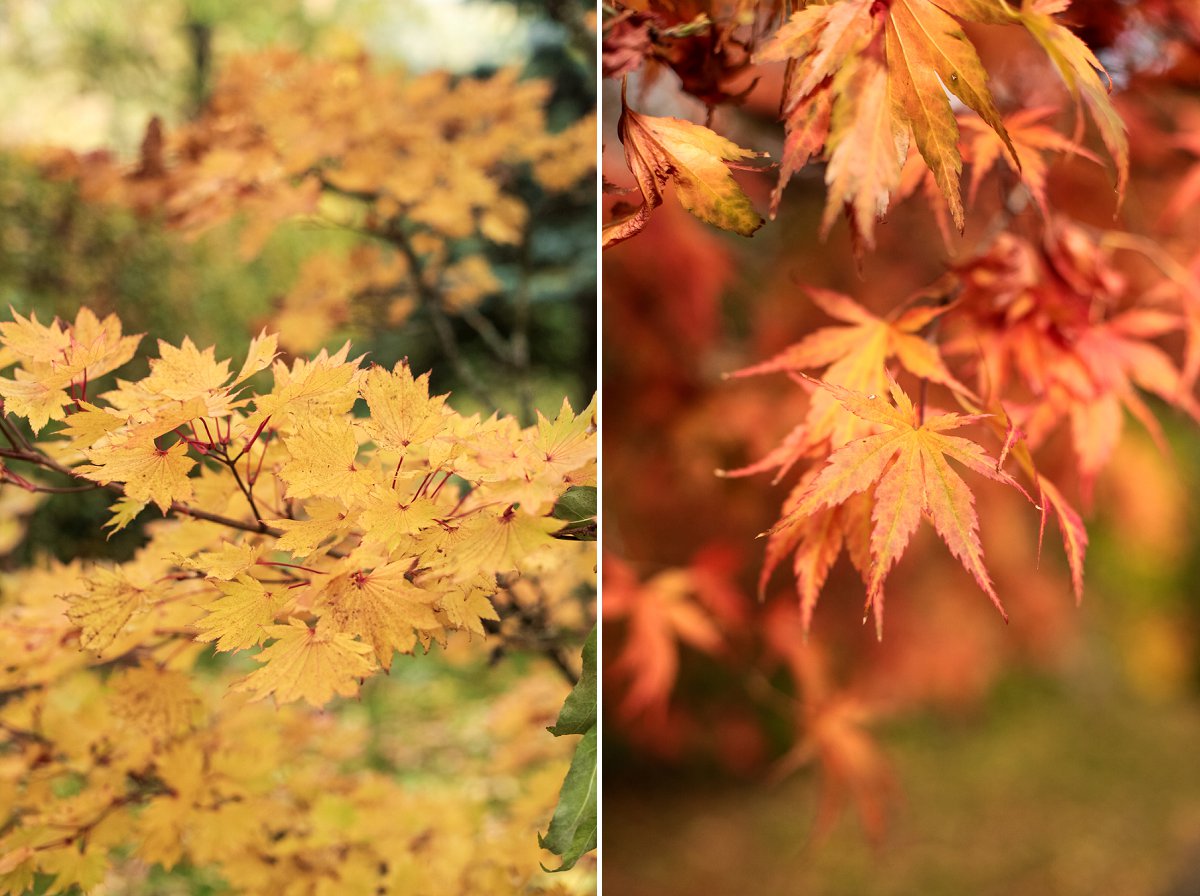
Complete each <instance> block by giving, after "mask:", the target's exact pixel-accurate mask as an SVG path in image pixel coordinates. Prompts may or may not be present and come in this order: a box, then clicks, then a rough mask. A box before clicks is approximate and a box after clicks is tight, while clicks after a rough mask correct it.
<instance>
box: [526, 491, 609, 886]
mask: <svg viewBox="0 0 1200 896" xmlns="http://www.w3.org/2000/svg"><path fill="white" fill-rule="evenodd" d="M592 491H593V492H594V491H595V490H594V489H593V490H592ZM546 730H547V731H549V732H550V733H551V734H553V735H554V736H555V737H559V736H561V735H564V734H582V735H583V739H582V740H581V741H580V742H579V745H578V746H577V747H576V748H575V756H574V757H573V758H572V759H571V768H570V769H569V770H568V771H567V776H566V778H565V779H563V785H562V790H561V791H559V794H558V806H557V807H556V808H555V810H554V817H553V818H552V819H550V830H549V831H547V832H546V835H545V836H544V837H543V836H541V835H540V834H539V835H538V845H539V846H541V847H542V848H543V849H548V850H550V852H552V853H554V854H555V855H557V856H561V857H562V864H561V865H560V866H559V867H558V868H555V869H553V871H567V870H568V869H571V868H574V867H575V863H576V862H578V861H579V858H580V856H582V855H583V854H584V853H586V852H589V851H590V850H593V849H595V848H596V805H597V770H596V752H597V734H596V629H595V628H593V629H592V633H591V634H590V635H588V639H587V643H586V644H584V646H583V671H582V673H581V674H580V676H579V681H578V682H577V683H576V685H575V688H574V690H572V691H571V693H570V694H568V695H567V699H566V701H565V702H564V703H563V708H562V711H561V712H560V713H559V715H558V722H557V724H555V725H554V727H552V728H548V729H546ZM542 868H543V869H544V870H546V871H551V869H550V868H546V866H544V865H543V866H542Z"/></svg>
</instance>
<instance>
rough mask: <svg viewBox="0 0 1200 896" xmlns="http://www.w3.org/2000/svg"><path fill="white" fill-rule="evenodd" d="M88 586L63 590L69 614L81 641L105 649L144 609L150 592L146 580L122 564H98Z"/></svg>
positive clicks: (85, 645) (92, 646)
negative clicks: (132, 574) (137, 578)
mask: <svg viewBox="0 0 1200 896" xmlns="http://www.w3.org/2000/svg"><path fill="white" fill-rule="evenodd" d="M85 585H86V590H84V591H81V592H79V593H73V594H64V595H63V596H62V597H63V599H64V600H65V601H66V602H67V605H68V606H67V618H68V619H70V620H71V622H72V623H74V624H75V625H76V626H78V627H79V629H80V632H79V643H80V644H81V645H82V646H83V647H86V648H87V649H89V650H96V651H103V650H104V649H105V648H106V647H108V646H109V645H110V644H112V642H113V641H115V640H116V638H117V635H119V634H120V633H121V630H122V629H124V628H125V625H126V624H127V623H128V622H129V620H130V619H131V618H132V617H133V615H134V613H136V612H139V611H141V610H143V609H145V607H146V604H147V601H148V600H149V595H148V592H147V589H146V586H145V583H142V582H137V581H133V580H131V579H130V577H129V575H128V573H127V572H126V571H125V570H124V569H122V568H121V567H116V568H113V569H106V568H105V567H97V568H96V570H95V572H94V573H93V574H92V576H91V577H90V578H89V579H87V580H86V582H85Z"/></svg>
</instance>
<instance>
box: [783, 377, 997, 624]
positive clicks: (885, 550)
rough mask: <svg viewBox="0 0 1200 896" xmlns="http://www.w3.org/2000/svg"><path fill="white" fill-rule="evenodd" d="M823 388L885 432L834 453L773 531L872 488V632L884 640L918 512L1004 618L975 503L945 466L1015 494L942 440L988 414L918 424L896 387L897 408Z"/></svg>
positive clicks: (963, 450)
mask: <svg viewBox="0 0 1200 896" xmlns="http://www.w3.org/2000/svg"><path fill="white" fill-rule="evenodd" d="M821 386H822V388H824V389H826V390H828V391H829V392H830V393H831V394H832V395H833V396H834V397H835V398H836V399H837V400H838V402H839V403H840V404H841V405H842V407H844V408H845V409H846V410H847V411H849V412H850V413H852V414H854V415H855V416H857V417H860V418H862V419H863V420H866V421H869V422H871V423H873V424H875V425H877V426H879V427H882V428H883V430H882V431H881V432H877V433H875V434H874V435H870V436H867V437H865V438H862V439H857V440H855V441H853V442H850V443H849V444H847V445H844V446H842V447H841V448H839V449H838V450H837V451H835V452H834V453H833V454H832V455H831V456H830V457H829V460H828V462H827V463H826V465H825V466H824V467H823V468H822V469H821V472H820V473H819V474H818V475H817V477H816V478H815V479H814V480H813V482H812V485H811V486H810V487H809V489H808V491H807V492H806V493H805V494H804V495H803V497H801V498H800V500H799V501H798V502H797V504H796V506H795V507H794V508H793V509H792V512H791V513H790V514H789V515H788V516H786V517H784V518H783V519H782V520H781V521H780V523H779V524H777V526H776V528H777V529H778V528H780V527H783V526H787V525H789V524H792V523H793V522H795V521H796V520H798V519H801V518H803V517H806V516H809V515H811V514H814V513H816V512H818V511H820V510H823V509H825V508H830V507H837V506H839V505H842V504H844V503H845V502H846V501H847V500H848V499H849V498H851V497H852V496H854V495H857V494H859V493H861V492H863V491H866V490H867V489H869V488H871V487H872V486H874V489H875V507H874V509H873V511H872V513H871V569H870V575H869V576H868V582H867V602H868V604H869V605H873V606H874V609H875V627H876V632H877V634H879V636H880V637H882V632H883V583H884V580H885V579H886V578H887V576H888V573H889V572H891V569H892V567H893V566H894V565H895V564H896V562H897V561H898V560H899V559H900V557H901V555H902V554H903V553H904V550H905V548H907V546H908V542H909V540H910V539H911V538H912V534H913V532H915V531H916V528H917V524H918V523H919V522H920V519H921V515H922V514H924V515H926V516H928V517H929V519H930V521H931V522H932V523H933V526H934V528H935V529H936V530H937V533H938V535H939V536H940V537H941V539H942V540H943V541H944V542H945V543H946V545H947V547H949V548H950V552H951V553H952V554H953V555H954V556H955V557H957V558H958V560H959V562H960V563H962V565H963V567H964V568H965V569H966V570H967V572H969V573H970V574H971V575H972V577H974V579H975V581H976V582H978V583H979V587H980V588H982V589H983V591H984V592H985V593H986V594H987V596H988V597H989V598H990V599H991V601H992V603H993V604H995V606H996V609H997V610H999V611H1000V614H1001V615H1002V616H1004V618H1005V619H1007V618H1008V617H1007V614H1005V612H1004V607H1003V606H1002V605H1001V603H1000V598H999V596H998V595H997V594H996V590H995V588H994V587H993V586H992V580H991V576H990V575H989V574H988V571H987V568H986V567H985V566H984V563H983V548H982V546H981V545H980V543H979V519H978V517H977V515H976V513H975V500H974V497H973V496H972V494H971V490H970V489H969V488H968V487H967V485H966V483H965V482H963V480H962V479H961V478H960V477H959V475H958V474H957V473H955V472H954V470H953V469H951V467H950V465H949V463H948V460H949V459H951V458H952V459H954V460H955V461H957V462H958V463H960V464H962V465H963V466H965V467H967V468H969V469H971V470H974V471H975V472H977V473H979V474H980V475H982V476H985V477H987V478H988V479H994V480H996V481H997V482H1003V483H1005V484H1006V485H1011V486H1013V487H1014V488H1017V489H1020V486H1019V485H1017V483H1016V480H1014V479H1013V478H1012V477H1011V476H1009V475H1008V474H1007V473H1005V472H1003V471H1002V470H999V469H998V468H997V465H996V462H995V461H994V460H992V459H991V458H990V457H988V455H987V454H986V452H984V450H983V448H981V447H980V446H979V445H978V444H976V443H975V442H972V441H970V440H969V439H964V438H962V437H960V436H951V435H947V434H946V433H947V432H948V431H950V430H953V429H958V428H959V427H961V426H965V425H966V424H968V423H974V422H977V421H979V420H982V419H984V418H985V417H986V416H987V415H983V414H939V415H937V416H934V417H930V418H928V419H921V418H920V417H919V416H918V412H917V410H916V409H915V408H914V407H913V403H912V401H911V400H910V399H909V397H908V396H907V395H906V394H905V393H904V392H903V390H901V389H900V387H899V386H898V385H896V384H895V383H894V382H893V383H892V384H891V385H890V387H889V391H890V393H891V396H892V400H893V401H894V402H895V406H894V407H893V406H892V405H891V404H888V403H887V402H886V401H883V400H881V399H880V398H878V397H875V396H870V395H864V394H862V393H861V392H855V391H853V390H850V389H844V388H842V387H841V386H836V385H833V384H831V383H821Z"/></svg>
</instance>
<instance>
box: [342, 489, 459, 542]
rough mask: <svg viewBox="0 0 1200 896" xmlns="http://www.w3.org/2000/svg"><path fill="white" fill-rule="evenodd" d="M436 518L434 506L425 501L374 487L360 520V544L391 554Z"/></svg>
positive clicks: (425, 498) (436, 513) (427, 499)
mask: <svg viewBox="0 0 1200 896" xmlns="http://www.w3.org/2000/svg"><path fill="white" fill-rule="evenodd" d="M441 512H443V513H444V512H446V511H441ZM438 515H439V510H438V506H437V505H436V504H435V503H434V502H433V501H432V500H430V499H429V498H427V497H420V498H414V497H412V496H411V495H408V494H406V493H403V492H396V491H393V490H392V489H390V488H381V487H379V486H376V487H375V489H374V490H373V491H372V492H371V496H370V498H369V499H368V500H367V506H366V509H365V510H364V511H363V512H362V516H361V517H360V520H361V522H362V527H363V533H364V534H363V543H364V544H382V545H384V546H385V547H386V548H387V549H388V550H389V551H394V550H395V549H396V548H397V547H399V546H400V544H401V543H402V542H403V541H404V539H405V538H407V537H408V536H410V535H415V534H416V533H417V532H420V531H421V530H422V529H426V528H428V527H429V526H431V525H433V523H434V520H436V519H437V518H438Z"/></svg>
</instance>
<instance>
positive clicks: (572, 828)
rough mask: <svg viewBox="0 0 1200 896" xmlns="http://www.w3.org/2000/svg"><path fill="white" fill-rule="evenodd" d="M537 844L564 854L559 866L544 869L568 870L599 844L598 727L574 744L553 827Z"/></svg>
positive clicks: (561, 854)
mask: <svg viewBox="0 0 1200 896" xmlns="http://www.w3.org/2000/svg"><path fill="white" fill-rule="evenodd" d="M538 846H540V847H542V848H543V849H548V850H550V851H551V852H552V853H554V854H555V855H559V856H562V860H563V861H562V864H561V865H560V866H558V867H557V868H553V869H551V868H547V867H546V866H545V865H543V866H542V869H543V870H544V871H551V872H554V871H568V870H570V869H571V868H574V867H575V863H576V862H578V861H579V858H580V856H582V855H583V854H584V853H585V852H588V851H590V850H593V849H595V848H596V729H595V728H592V729H591V730H589V731H588V733H587V734H585V735H584V736H583V740H581V741H580V742H579V746H578V747H576V748H575V757H574V758H573V759H572V760H571V768H570V770H569V771H568V772H567V777H566V778H565V779H563V786H562V790H561V791H560V792H559V794H558V808H556V809H555V810H554V817H553V818H552V819H551V820H550V830H549V831H548V832H547V833H546V836H545V837H543V836H541V835H540V834H539V835H538Z"/></svg>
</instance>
